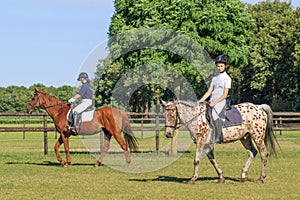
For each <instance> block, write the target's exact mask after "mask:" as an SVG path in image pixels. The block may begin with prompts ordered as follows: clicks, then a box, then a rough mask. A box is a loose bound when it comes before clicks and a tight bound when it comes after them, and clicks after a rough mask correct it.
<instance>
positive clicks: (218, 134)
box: [206, 105, 243, 143]
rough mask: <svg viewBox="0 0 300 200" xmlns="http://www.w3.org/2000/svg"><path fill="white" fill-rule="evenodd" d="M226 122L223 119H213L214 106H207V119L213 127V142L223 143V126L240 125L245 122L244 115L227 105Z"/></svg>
mask: <svg viewBox="0 0 300 200" xmlns="http://www.w3.org/2000/svg"><path fill="white" fill-rule="evenodd" d="M224 110H225V122H223V121H222V120H221V119H217V120H213V117H212V108H211V107H209V106H207V110H206V119H207V121H208V122H209V125H210V127H211V128H212V136H211V142H212V143H223V132H222V128H227V127H230V126H238V125H241V124H242V122H243V119H242V115H241V113H240V111H239V110H238V109H237V108H236V107H234V106H230V105H227V106H226V107H225V108H224Z"/></svg>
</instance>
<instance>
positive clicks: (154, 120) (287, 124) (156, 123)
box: [0, 112, 300, 155]
mask: <svg viewBox="0 0 300 200" xmlns="http://www.w3.org/2000/svg"><path fill="white" fill-rule="evenodd" d="M127 114H128V116H130V121H131V123H137V124H138V126H134V125H133V126H132V130H133V131H139V132H140V133H141V137H143V135H144V132H146V131H155V133H156V137H155V141H156V150H157V151H158V150H159V131H160V130H162V128H163V127H164V124H165V119H164V116H163V114H162V113H133V112H129V113H127ZM0 116H40V117H43V121H42V122H43V127H26V123H28V122H29V124H30V120H29V121H28V120H24V119H22V120H23V121H22V120H20V121H21V122H22V123H23V127H0V132H23V139H25V132H44V154H45V155H47V154H48V131H56V129H55V127H54V126H49V125H48V122H52V120H51V119H50V120H48V114H47V113H44V112H43V113H32V114H28V113H0ZM0 120H1V119H0ZM273 120H274V130H275V131H280V134H282V131H295V130H300V112H274V113H273ZM5 121H6V120H5ZM14 121H15V119H14ZM0 126H1V124H0ZM55 137H56V134H55Z"/></svg>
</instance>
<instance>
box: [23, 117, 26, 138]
mask: <svg viewBox="0 0 300 200" xmlns="http://www.w3.org/2000/svg"><path fill="white" fill-rule="evenodd" d="M25 124H26V120H25V119H24V120H23V128H24V129H25ZM25 137H26V136H25V131H23V140H25Z"/></svg>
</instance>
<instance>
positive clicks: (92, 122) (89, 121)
mask: <svg viewBox="0 0 300 200" xmlns="http://www.w3.org/2000/svg"><path fill="white" fill-rule="evenodd" d="M73 119H74V116H73V113H72V109H70V110H69V112H68V114H67V120H68V122H69V123H70V124H71V123H72V122H73ZM74 123H75V126H76V133H74V134H73V135H78V134H80V135H91V134H94V133H97V132H99V131H100V130H101V128H100V126H99V123H97V119H96V117H95V109H94V108H93V107H92V106H90V107H88V108H87V109H86V110H85V111H83V112H82V113H79V114H77V119H76V122H74Z"/></svg>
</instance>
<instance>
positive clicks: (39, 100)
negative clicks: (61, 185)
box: [27, 89, 138, 167]
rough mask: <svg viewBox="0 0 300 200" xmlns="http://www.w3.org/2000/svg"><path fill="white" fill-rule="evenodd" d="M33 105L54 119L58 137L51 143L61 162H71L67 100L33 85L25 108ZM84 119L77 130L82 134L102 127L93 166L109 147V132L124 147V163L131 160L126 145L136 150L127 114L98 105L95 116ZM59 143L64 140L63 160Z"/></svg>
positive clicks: (29, 108) (30, 108)
mask: <svg viewBox="0 0 300 200" xmlns="http://www.w3.org/2000/svg"><path fill="white" fill-rule="evenodd" d="M36 108H44V109H45V110H46V112H47V113H48V114H49V115H50V117H51V118H52V119H53V122H54V124H55V128H56V130H57V131H58V132H59V133H60V137H59V138H58V140H57V142H56V144H55V146H54V150H55V153H56V158H57V160H58V161H59V162H60V163H61V165H62V166H64V167H68V166H69V165H70V164H71V158H70V150H69V137H70V136H71V135H72V132H71V131H70V130H68V129H67V128H66V127H67V126H69V123H68V120H67V115H68V111H69V110H70V108H71V106H70V104H66V103H64V102H62V101H61V100H59V99H58V98H56V97H55V96H51V95H49V94H48V93H46V92H43V91H41V90H39V89H36V90H35V93H34V95H33V97H32V99H31V100H30V102H29V103H28V105H27V112H28V113H31V112H32V111H34V110H35V109H36ZM83 123H85V122H83ZM83 123H82V127H81V129H80V130H82V132H83V133H85V134H88V135H92V134H96V133H99V132H100V131H101V130H103V132H104V144H103V145H102V146H103V147H102V149H101V154H100V157H99V159H98V160H97V162H96V164H95V166H99V165H100V164H101V162H102V160H103V158H104V156H105V154H106V152H107V151H108V149H109V144H110V139H111V136H114V138H115V139H116V141H117V142H118V143H119V145H120V147H121V148H122V149H123V151H124V154H125V159H126V164H127V165H128V164H129V163H130V162H131V160H130V157H129V153H128V148H127V146H128V147H129V149H130V150H132V151H137V150H138V144H137V140H136V138H135V137H134V135H133V133H132V131H131V126H130V121H129V119H128V116H127V114H126V113H125V112H124V111H121V110H119V109H116V108H113V107H103V108H99V109H96V110H95V114H94V119H93V120H92V121H91V122H87V123H86V124H83ZM122 131H123V133H124V139H125V141H124V139H123V138H122V134H121V133H122ZM61 144H64V148H65V153H66V162H65V161H63V159H62V158H61V156H60V154H59V147H60V145H61Z"/></svg>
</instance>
